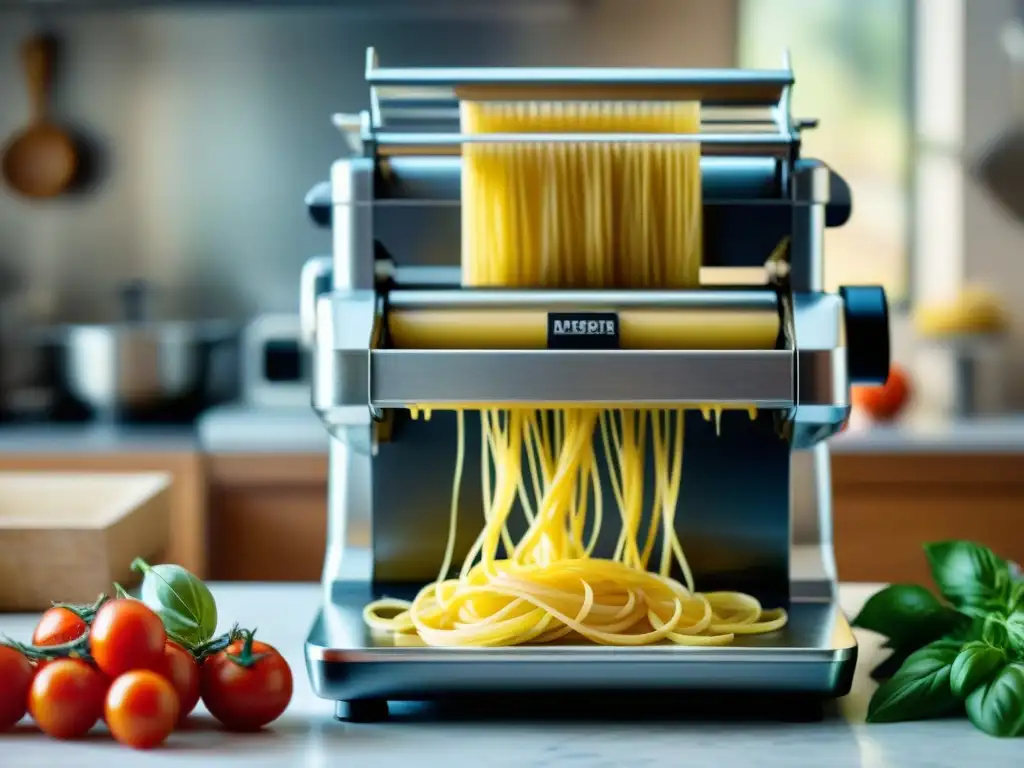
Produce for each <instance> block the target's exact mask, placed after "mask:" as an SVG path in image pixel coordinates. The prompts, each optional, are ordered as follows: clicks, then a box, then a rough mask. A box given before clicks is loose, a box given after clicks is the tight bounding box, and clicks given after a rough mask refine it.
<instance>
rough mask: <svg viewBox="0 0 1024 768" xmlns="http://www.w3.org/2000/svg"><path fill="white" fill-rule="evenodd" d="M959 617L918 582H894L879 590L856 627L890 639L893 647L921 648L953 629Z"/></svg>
mask: <svg viewBox="0 0 1024 768" xmlns="http://www.w3.org/2000/svg"><path fill="white" fill-rule="evenodd" d="M958 620H959V617H958V616H957V613H956V611H953V610H951V609H949V608H947V607H946V606H944V605H943V604H942V603H940V602H939V599H938V598H937V597H935V595H933V594H932V593H931V592H929V591H928V590H927V589H925V588H924V587H922V586H919V585H917V584H893V585H892V586H889V587H886V588H885V589H883V590H881V591H880V592H876V593H875V594H874V595H872V596H871V598H870V599H869V600H868V601H867V602H866V603H865V604H864V607H863V608H862V609H861V611H860V613H859V614H857V617H856V618H855V619H854V620H853V626H855V627H859V628H860V629H867V630H870V631H871V632H877V633H878V634H880V635H883V636H884V637H887V638H889V642H888V643H887V645H888V646H889V647H892V648H910V647H915V648H920V647H921V646H922V645H924V644H925V643H929V642H931V641H932V640H935V639H936V638H939V637H942V636H943V635H945V634H947V633H948V632H950V631H952V630H953V629H954V627H955V626H956V624H957V622H958Z"/></svg>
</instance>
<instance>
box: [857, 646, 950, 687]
mask: <svg viewBox="0 0 1024 768" xmlns="http://www.w3.org/2000/svg"><path fill="white" fill-rule="evenodd" d="M961 646H963V641H962V640H958V639H956V638H942V639H940V640H936V641H934V642H932V643H929V644H928V647H929V648H931V649H933V650H934V649H937V648H949V649H951V650H953V651H955V652H959V651H960V648H961ZM882 647H883V648H893V646H892V645H889V643H886V644H885V645H883V646H882ZM919 650H921V649H920V648H918V647H917V646H912V647H907V648H893V652H892V653H891V654H890V655H889V657H888V658H887V659H886V660H885V661H883V662H882V663H880V664H879V665H878V666H877V667H875V668H874V669H873V670H872V671H871V679H872V680H887V679H888V678H890V677H892V676H893V675H895V674H896V673H897V672H899V670H900V667H902V666H903V665H904V664H905V663H906V661H907V659H909V658H910V657H911V656H913V655H914V654H915V653H916V652H917V651H919Z"/></svg>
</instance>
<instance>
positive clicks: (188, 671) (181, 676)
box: [162, 641, 199, 720]
mask: <svg viewBox="0 0 1024 768" xmlns="http://www.w3.org/2000/svg"><path fill="white" fill-rule="evenodd" d="M164 665H165V666H164V670H163V673H162V674H163V676H164V677H166V678H167V679H168V680H169V681H170V683H171V685H173V686H174V690H175V692H176V693H177V694H178V705H179V709H180V714H179V717H178V719H179V720H184V719H185V718H186V717H188V716H189V715H190V714H192V710H193V709H195V708H196V704H198V703H199V665H198V664H197V663H196V660H195V657H193V656H192V654H191V653H189V652H188V651H186V650H185V649H184V648H182V647H181V646H180V645H178V644H177V643H172V642H170V641H168V643H167V645H165V646H164Z"/></svg>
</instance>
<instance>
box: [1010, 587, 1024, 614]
mask: <svg viewBox="0 0 1024 768" xmlns="http://www.w3.org/2000/svg"><path fill="white" fill-rule="evenodd" d="M1007 610H1008V611H1009V612H1010V613H1014V612H1015V611H1024V581H1018V582H1016V583H1015V584H1014V585H1013V587H1012V588H1011V589H1010V600H1009V602H1008V604H1007Z"/></svg>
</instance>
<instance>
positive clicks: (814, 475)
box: [301, 50, 889, 719]
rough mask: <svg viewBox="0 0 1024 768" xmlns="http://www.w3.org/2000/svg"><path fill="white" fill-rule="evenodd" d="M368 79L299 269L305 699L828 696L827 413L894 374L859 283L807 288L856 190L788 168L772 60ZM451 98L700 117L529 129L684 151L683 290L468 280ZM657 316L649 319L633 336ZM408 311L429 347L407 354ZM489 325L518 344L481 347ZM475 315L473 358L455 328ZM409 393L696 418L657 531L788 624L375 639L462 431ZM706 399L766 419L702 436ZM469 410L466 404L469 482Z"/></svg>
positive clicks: (838, 643) (500, 341)
mask: <svg viewBox="0 0 1024 768" xmlns="http://www.w3.org/2000/svg"><path fill="white" fill-rule="evenodd" d="M366 82H367V85H368V87H369V92H370V109H369V110H368V111H366V112H364V113H363V114H361V115H360V116H359V117H358V118H347V117H338V118H336V119H335V122H336V123H337V125H338V127H339V128H340V129H341V132H342V134H343V136H344V138H345V140H346V141H347V143H348V147H349V154H348V156H346V157H344V158H343V159H340V160H338V161H336V162H335V163H334V164H333V166H332V168H331V174H330V180H329V182H325V183H322V184H320V185H318V187H317V188H316V189H314V191H313V192H312V193H311V194H310V196H309V198H308V199H307V205H308V206H309V211H310V214H311V216H312V218H313V219H314V220H315V221H316V222H317V223H318V224H320V225H321V226H324V227H329V228H330V229H331V230H332V233H333V235H332V236H333V256H332V257H331V258H329V259H324V258H321V259H319V260H313V261H311V262H309V263H308V264H307V266H306V269H305V270H304V273H303V279H302V284H303V289H302V310H301V314H302V318H303V333H304V337H305V341H306V342H307V343H308V344H309V346H310V349H311V352H312V356H313V360H314V364H313V370H314V373H313V384H312V405H313V408H314V409H315V411H316V412H317V414H318V415H319V417H320V419H321V420H322V422H323V424H324V425H325V427H326V429H327V430H328V431H329V433H330V434H331V436H332V438H333V439H332V440H331V453H330V486H329V498H330V501H329V507H330V509H329V515H328V541H327V551H326V556H325V562H324V570H323V588H324V602H323V608H322V611H321V613H320V614H319V616H318V617H317V618H316V621H315V623H314V626H313V627H312V629H311V631H310V634H309V637H308V640H307V643H306V659H307V665H308V670H309V674H310V677H311V680H312V685H313V688H314V690H315V691H316V693H317V694H319V695H320V696H322V697H325V698H328V699H331V700H334V701H336V702H338V716H339V717H350V718H353V719H369V718H376V717H380V716H383V715H385V714H386V713H387V702H388V701H406V700H424V699H435V698H447V697H459V696H468V695H473V694H492V693H499V692H508V693H516V692H535V691H549V692H553V691H563V692H568V691H576V692H586V691H590V690H597V689H602V690H608V689H612V690H617V691H636V692H642V691H648V692H649V691H667V690H671V691H713V692H737V693H745V692H754V693H757V692H761V693H769V694H776V693H778V694H782V693H795V694H806V695H808V696H810V697H814V698H819V699H821V700H825V699H828V698H833V697H838V696H842V695H845V694H846V692H847V691H848V690H849V688H850V685H851V680H852V674H853V668H854V665H855V661H856V655H857V646H856V642H855V639H854V636H853V634H852V632H851V630H850V627H849V625H848V623H847V620H846V618H845V617H844V616H843V614H842V612H841V611H840V609H839V606H838V603H837V596H836V568H835V562H834V559H833V546H832V533H831V514H832V507H831V497H830V478H829V466H830V465H829V452H828V447H827V442H826V441H827V439H828V438H829V437H830V436H832V435H834V434H836V433H837V432H838V431H839V430H840V429H842V427H843V425H844V424H845V422H846V420H847V417H848V415H849V411H850V406H849V402H850V397H849V395H850V386H851V384H856V383H880V382H884V380H885V379H886V377H887V376H888V369H889V328H888V310H887V304H886V298H885V294H884V292H883V290H882V289H881V288H879V287H865V286H850V287H845V288H841V289H840V290H839V291H838V292H837V293H830V292H827V291H826V290H825V283H824V271H825V257H824V252H823V242H824V237H825V232H826V230H827V229H828V228H832V227H839V226H841V225H843V224H844V223H845V222H846V220H847V219H848V217H849V216H850V213H851V199H850V190H849V188H848V186H847V184H846V183H845V181H844V180H843V179H842V178H841V177H840V176H839V175H838V174H836V173H835V172H833V171H832V170H830V169H829V167H828V166H826V165H825V164H824V163H822V162H820V161H818V160H815V159H810V158H805V157H802V156H801V152H800V147H801V142H800V137H801V132H802V131H803V130H807V129H809V128H812V127H814V121H808V120H796V119H794V118H793V117H792V115H791V112H790V98H791V90H792V87H793V83H794V77H793V72H792V69H791V67H790V66H789V64H788V60H787V62H786V63H785V64H784V66H783V67H782V68H780V69H779V70H773V71H746V70H665V69H652V70H643V69H624V70H612V69H498V68H496V69H419V70H417V69H397V68H384V67H380V66H379V65H378V64H377V61H376V58H375V55H374V54H373V52H372V50H371V51H370V52H369V59H368V64H367V71H366ZM461 99H473V100H498V101H513V100H518V99H524V100H535V101H541V100H545V99H547V100H573V99H588V100H616V99H618V100H622V99H630V100H693V101H700V102H701V129H700V133H699V134H692V135H690V136H660V135H657V136H656V135H649V136H636V135H627V134H623V135H607V134H603V135H600V136H587V135H573V136H564V135H538V134H531V135H530V136H529V139H530V140H531V141H552V142H555V141H567V140H570V141H590V140H600V141H612V142H614V141H652V142H657V141H676V140H678V141H692V140H697V141H699V142H700V151H701V161H700V164H701V176H702V182H701V183H702V194H703V237H704V259H703V272H702V279H701V286H700V287H699V288H694V289H692V290H681V291H667V290H666V291H661V290H648V291H621V290H607V291H605V290H601V291H552V290H508V289H467V288H463V287H461V272H460V215H459V214H460V179H461V174H460V170H461V155H462V148H463V147H464V146H467V145H468V144H469V143H470V142H472V141H475V140H482V139H481V137H478V136H466V135H460V132H459V131H460V129H459V103H460V100H461ZM521 140H523V136H521V135H520V136H516V135H497V136H488V137H486V141H495V142H512V141H521ZM326 275H330V281H329V282H330V289H329V290H328V291H326V292H319V291H317V290H316V288H315V286H316V284H317V281H318V280H321V281H322V280H323V278H324V277H325V276H326ZM659 312H660V313H664V314H663V315H661V316H660V317H661V322H660V325H658V324H657V323H656V324H655V325H654V326H652V325H650V324H649V323H645V318H648V319H649V316H650V313H659ZM417 313H419V317H420V319H421V320H423V321H424V322H425V323H427V325H429V323H430V322H433V323H434V325H435V326H436V327H435V331H437V332H438V333H437V335H436V343H434V344H423V343H419V344H416V345H413V347H412V348H410V347H408V346H403V343H402V337H403V333H402V328H403V327H404V325H403V324H404V323H405V322H406V321H408V320H409V318H411V317H413V316H414V315H416V314H417ZM445 313H454V314H448V315H446V314H445ZM509 313H518V315H517V316H518V317H519V318H520V320H521V323H520V324H519V325H517V328H519V329H520V331H519V332H518V333H515V334H511V335H509V334H501V333H499V331H500V330H501V328H502V323H504V322H505V321H504V320H503V319H501V318H507V317H509ZM456 315H459V316H460V317H461V319H460V321H459V322H458V323H456V322H454V321H451V320H452V318H454V317H455V316H456ZM431 318H432V320H431ZM446 318H447V319H446ZM716 318H719V319H722V320H723V322H724V319H725V318H731V320H729V322H740V323H741V324H742V323H744V322H749V323H752V324H753V325H757V326H758V327H761V328H762V329H766V328H767V329H770V330H769V332H768V335H767V337H766V338H767V342H766V343H759V344H758V345H757V346H756V348H743V346H742V344H738V343H737V342H736V337H733V336H730V335H729V334H728V333H724V334H718V335H716V334H715V332H714V330H713V329H715V328H720V327H722V323H721V322H718V321H717V320H716ZM428 321H429V322H428ZM449 321H451V322H449ZM581 321H585V322H582V324H581ZM591 321H593V325H588V323H590V322H591ZM605 323H608V324H607V325H605ZM759 323H760V325H758V324H759ZM446 324H447V325H446ZM467 326H474V327H476V331H477V332H476V338H477V339H479V338H480V336H481V333H480V329H484V331H483V333H484V335H486V334H487V333H490V332H494V333H495V334H496V335H495V337H494V340H493V343H479V342H477V343H475V344H474V343H473V342H472V334H470V335H469V336H467V337H466V338H465V339H460V338H459V334H460V330H459V329H460V328H462V329H464V328H465V327H467ZM652 327H657V328H661V329H662V330H661V331H660V332H652V331H650V328H652ZM645 328H646V329H648V330H647V331H645V330H644V329H645ZM702 328H703V329H704V331H703V332H702V331H701V330H700V329H702ZM446 329H447V333H446ZM695 329H696V330H695ZM558 331H562V332H563V333H559V332H558ZM604 331H608V333H604ZM602 334H603V336H602V338H597V337H598V336H601V335H602ZM499 337H500V338H499ZM762 337H764V334H762ZM422 403H434V404H444V403H458V404H461V405H463V406H465V407H473V406H474V405H478V406H481V407H484V406H487V405H488V404H494V403H503V404H519V405H524V406H529V405H530V404H533V405H534V406H535V407H541V406H543V405H544V404H552V403H558V404H563V405H565V404H579V405H586V404H588V403H589V404H602V406H609V407H614V406H638V405H639V406H644V405H645V404H647V405H650V404H663V405H667V406H672V407H684V406H694V407H695V410H692V411H688V413H687V416H686V430H687V432H686V435H687V438H686V448H685V452H684V457H683V470H682V477H683V483H682V493H681V497H680V504H679V513H678V515H677V523H676V525H677V531H678V535H679V537H680V540H681V542H682V545H683V547H684V548H685V550H686V553H687V557H688V558H689V561H690V564H691V567H692V570H693V572H694V577H695V579H696V584H697V587H698V589H700V590H702V591H712V590H726V589H736V590H740V591H744V592H746V593H748V594H751V595H754V596H755V597H757V598H758V599H759V600H760V601H761V603H762V604H763V605H764V606H765V607H776V606H782V607H785V608H786V609H787V610H788V611H789V623H788V625H787V626H786V627H785V628H783V629H781V630H778V631H776V632H774V633H771V634H767V635H761V636H750V637H746V638H744V637H742V636H738V637H737V639H736V641H735V642H734V643H733V644H732V645H729V646H726V647H714V648H712V647H704V648H692V647H678V646H661V645H656V646H652V647H641V648H609V647H603V646H599V645H590V644H583V643H563V644H558V645H542V646H541V645H538V646H522V647H511V648H492V649H469V650H466V649H449V648H428V647H425V646H423V644H422V643H420V644H416V643H415V642H412V643H410V642H408V641H402V642H399V641H396V640H395V639H394V638H384V637H377V636H374V634H373V633H372V632H371V631H370V630H368V629H367V627H366V626H365V625H364V623H363V620H362V610H363V607H364V606H365V605H366V604H367V602H369V601H370V600H371V599H373V598H376V597H380V596H389V597H405V598H411V597H412V596H413V595H414V594H415V592H416V591H417V589H418V588H420V587H421V586H422V585H424V584H425V583H428V582H430V581H431V580H433V579H435V578H436V577H437V575H438V574H437V570H438V568H439V565H440V563H441V561H442V557H443V553H444V548H445V543H446V540H447V535H448V524H449V522H448V521H449V507H450V499H451V492H452V472H453V465H454V461H455V417H454V414H453V413H452V412H451V411H444V410H439V411H435V413H434V415H433V418H431V419H430V420H413V419H412V418H411V417H410V414H409V411H408V408H409V407H410V406H415V405H417V404H422ZM708 403H717V404H739V405H752V406H756V408H757V409H758V410H757V414H756V416H755V417H753V418H752V417H751V416H750V415H749V414H748V413H747V412H735V411H726V412H725V413H724V415H723V416H722V419H721V424H720V430H719V429H718V428H717V427H716V425H715V424H714V423H713V421H708V420H706V418H705V417H704V415H703V414H702V412H701V411H700V410H699V408H698V406H701V405H703V404H708ZM476 418H477V417H476V416H475V415H474V412H473V411H466V419H467V427H466V435H467V446H466V456H467V466H474V464H473V461H472V459H471V458H470V457H475V456H477V455H479V453H478V452H479V447H480V445H479V431H480V430H479V425H477V427H476V428H474V427H473V423H472V422H473V420H474V419H476ZM477 424H478V422H477ZM606 482H607V481H606ZM480 483H481V480H480V477H479V472H474V471H469V470H467V471H466V472H465V473H464V477H463V480H462V489H461V492H460V496H459V499H460V501H459V510H460V516H459V520H460V522H459V528H458V531H457V533H458V536H457V551H456V562H461V557H462V556H463V555H464V554H465V553H466V551H467V549H468V547H469V546H470V544H471V542H472V540H473V538H474V537H475V535H476V533H477V532H478V531H479V527H480V525H481V513H480ZM606 496H607V497H610V496H611V493H610V491H608V490H607V489H606ZM647 506H648V507H649V506H650V500H648V504H647ZM513 533H515V532H513Z"/></svg>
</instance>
